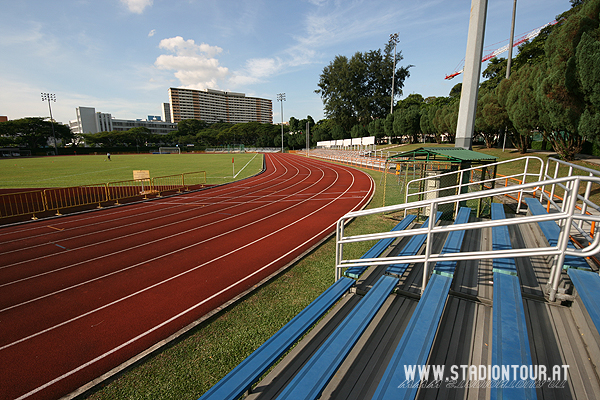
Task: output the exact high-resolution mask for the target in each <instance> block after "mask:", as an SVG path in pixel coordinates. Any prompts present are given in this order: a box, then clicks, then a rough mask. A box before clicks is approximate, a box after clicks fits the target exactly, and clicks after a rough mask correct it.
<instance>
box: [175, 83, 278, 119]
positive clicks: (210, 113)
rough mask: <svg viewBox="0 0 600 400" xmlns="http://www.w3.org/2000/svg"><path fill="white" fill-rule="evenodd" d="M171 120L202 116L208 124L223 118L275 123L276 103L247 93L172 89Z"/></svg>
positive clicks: (200, 117) (199, 117)
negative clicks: (274, 106)
mask: <svg viewBox="0 0 600 400" xmlns="http://www.w3.org/2000/svg"><path fill="white" fill-rule="evenodd" d="M169 100H170V104H171V122H174V123H177V122H179V121H181V120H184V119H199V120H202V121H205V122H208V123H211V124H212V123H215V122H219V121H223V122H231V123H234V124H237V123H243V122H261V123H264V124H272V123H273V102H272V101H271V100H268V99H261V98H258V97H246V95H245V94H244V93H234V92H222V91H220V90H212V89H206V90H193V89H178V88H169Z"/></svg>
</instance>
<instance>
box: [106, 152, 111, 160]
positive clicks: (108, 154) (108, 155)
mask: <svg viewBox="0 0 600 400" xmlns="http://www.w3.org/2000/svg"><path fill="white" fill-rule="evenodd" d="M106 158H108V161H110V153H106Z"/></svg>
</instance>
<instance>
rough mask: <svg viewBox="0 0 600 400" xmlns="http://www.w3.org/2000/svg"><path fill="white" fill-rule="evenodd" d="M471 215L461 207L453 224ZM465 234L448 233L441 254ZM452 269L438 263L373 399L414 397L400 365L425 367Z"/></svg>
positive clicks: (457, 248)
mask: <svg viewBox="0 0 600 400" xmlns="http://www.w3.org/2000/svg"><path fill="white" fill-rule="evenodd" d="M470 214H471V209H470V208H467V207H462V208H461V209H460V210H459V212H458V214H457V216H456V219H455V221H454V223H455V224H464V223H467V222H468V221H469V216H470ZM464 233H465V231H464V230H457V231H453V232H451V233H449V234H448V237H447V239H446V242H445V244H444V248H443V249H442V253H455V252H459V251H460V248H461V245H462V242H463V238H464ZM455 267H456V262H455V261H441V262H438V263H437V264H436V266H435V268H434V270H433V274H432V276H431V278H430V280H429V283H428V284H427V287H426V289H425V291H424V292H423V295H422V296H421V299H420V300H419V304H418V305H417V308H416V309H415V311H414V313H413V314H412V316H411V318H410V321H409V323H408V326H407V327H406V330H405V331H404V334H403V335H402V338H401V339H400V343H399V344H398V346H397V347H396V350H395V351H394V354H393V356H392V359H391V360H390V363H389V364H388V366H387V368H386V370H385V373H384V375H383V377H382V378H381V381H380V383H379V385H378V387H377V390H376V392H375V394H374V396H373V399H378V400H383V399H390V400H391V399H394V400H397V399H414V398H415V396H416V394H417V391H418V385H402V383H403V382H404V381H405V379H406V378H405V371H404V368H403V366H405V365H425V364H426V363H427V359H428V357H429V353H430V351H431V346H432V345H433V340H434V338H435V334H436V332H437V328H438V325H439V322H440V320H441V318H442V312H443V310H444V306H445V304H446V299H447V297H448V293H449V291H450V285H451V284H452V278H453V273H454V269H455Z"/></svg>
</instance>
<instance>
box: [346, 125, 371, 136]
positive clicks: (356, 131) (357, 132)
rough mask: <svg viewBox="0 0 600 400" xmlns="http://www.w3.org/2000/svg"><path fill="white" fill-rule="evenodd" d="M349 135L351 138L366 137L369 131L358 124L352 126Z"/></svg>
mask: <svg viewBox="0 0 600 400" xmlns="http://www.w3.org/2000/svg"><path fill="white" fill-rule="evenodd" d="M350 136H352V137H353V138H361V137H366V136H369V131H368V130H367V128H366V127H364V126H362V125H360V124H359V125H354V126H353V127H352V130H351V131H350Z"/></svg>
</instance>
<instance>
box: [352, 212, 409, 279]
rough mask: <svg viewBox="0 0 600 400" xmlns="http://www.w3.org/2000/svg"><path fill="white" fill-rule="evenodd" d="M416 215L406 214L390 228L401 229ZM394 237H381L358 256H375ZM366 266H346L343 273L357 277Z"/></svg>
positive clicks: (381, 251) (377, 255)
mask: <svg viewBox="0 0 600 400" xmlns="http://www.w3.org/2000/svg"><path fill="white" fill-rule="evenodd" d="M415 218H416V215H407V216H406V217H405V218H403V219H402V221H400V222H399V223H398V224H397V225H396V226H395V227H393V228H392V231H402V230H404V229H406V228H408V226H409V225H410V224H411V222H413V221H414V219H415ZM394 239H395V238H388V239H381V240H379V241H378V242H377V243H375V244H374V245H373V247H371V248H370V249H369V250H367V252H366V253H365V254H363V255H362V256H361V257H360V258H377V257H379V256H380V255H381V253H383V252H384V251H385V249H386V248H387V247H388V246H390V245H391V244H392V243H393V242H394ZM366 269H367V267H351V268H348V269H347V270H346V271H345V272H344V275H346V276H349V277H351V278H355V279H358V278H359V277H360V276H361V275H362V274H363V272H365V271H366Z"/></svg>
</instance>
